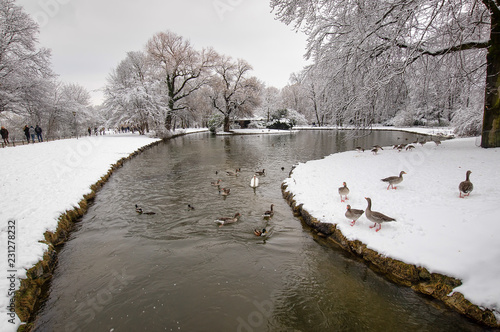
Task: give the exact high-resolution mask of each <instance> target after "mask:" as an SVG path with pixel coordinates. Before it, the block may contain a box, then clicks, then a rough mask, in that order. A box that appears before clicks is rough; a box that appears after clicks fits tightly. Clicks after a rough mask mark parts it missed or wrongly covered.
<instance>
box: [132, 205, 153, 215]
mask: <svg viewBox="0 0 500 332" xmlns="http://www.w3.org/2000/svg"><path fill="white" fill-rule="evenodd" d="M135 212H137V213H139V214H149V215H152V214H156V212H144V211H143V210H142V208H140V207H139V206H138V205H137V204H136V205H135Z"/></svg>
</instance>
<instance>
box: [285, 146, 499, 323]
mask: <svg viewBox="0 0 500 332" xmlns="http://www.w3.org/2000/svg"><path fill="white" fill-rule="evenodd" d="M478 142H479V141H478V139H477V138H466V139H454V140H449V141H444V142H443V143H442V144H441V145H439V146H437V145H436V144H434V143H432V142H431V143H427V144H425V145H423V146H421V145H420V144H416V145H415V149H414V150H413V151H406V150H402V151H401V152H398V151H397V150H394V149H393V148H392V147H384V150H383V151H380V152H379V153H378V154H377V155H374V154H373V153H371V152H370V148H371V147H364V148H368V150H367V151H365V152H357V151H350V152H344V153H339V154H333V155H331V156H328V157H326V158H324V159H321V160H316V161H310V162H307V163H303V164H299V165H298V166H297V168H296V169H295V170H294V172H293V175H292V178H289V179H287V180H285V183H286V184H287V185H288V189H287V190H288V191H290V192H292V193H293V194H295V200H296V201H297V203H298V204H300V203H304V209H305V210H307V211H308V212H309V213H310V214H311V215H312V216H314V217H315V218H317V219H318V220H319V221H322V222H329V223H334V224H337V227H338V228H339V229H340V230H341V231H342V233H343V234H344V235H345V236H346V237H347V238H348V239H351V240H355V239H358V240H360V241H362V242H363V243H365V244H366V245H367V246H368V247H369V248H371V249H373V250H375V251H377V252H379V253H381V254H383V255H385V256H388V257H392V258H395V259H398V260H401V261H404V262H406V263H410V264H415V265H417V266H423V267H425V268H427V269H428V270H429V271H430V272H436V273H441V274H445V275H447V276H450V277H455V278H458V279H460V280H462V282H463V284H462V285H461V286H460V287H457V288H456V289H455V291H458V292H461V293H462V294H463V295H464V296H465V297H466V298H467V299H468V300H469V301H471V302H472V303H474V304H476V305H479V306H481V307H485V308H489V309H492V310H494V312H495V314H496V316H497V319H500V282H499V280H500V279H499V276H500V264H499V262H500V241H498V233H499V232H500V222H499V221H500V220H499V217H498V216H499V215H500V205H499V202H500V172H499V171H498V169H499V168H498V165H500V149H498V148H497V149H482V148H479V147H478V146H477V143H478ZM467 170H471V171H472V174H471V181H472V183H473V185H474V191H473V192H472V193H471V194H470V196H468V197H466V198H459V190H458V186H459V183H460V182H461V181H464V180H465V173H466V171H467ZM400 171H405V172H406V173H407V175H404V176H403V178H404V180H403V182H402V183H401V184H399V185H398V186H397V189H395V190H393V189H390V190H387V184H386V183H385V182H382V181H381V179H382V178H385V177H388V176H393V175H399V173H400ZM344 181H345V182H347V187H348V188H349V189H350V195H349V200H348V201H347V202H344V203H342V202H341V200H340V196H339V193H338V188H339V187H341V186H342V183H343V182H344ZM365 197H370V198H371V199H372V203H373V205H372V210H373V211H378V212H382V213H384V214H386V215H388V216H390V217H392V218H395V219H396V220H397V221H396V222H391V223H384V224H382V228H381V230H380V231H379V232H376V231H375V229H374V228H370V226H372V225H373V223H372V222H370V221H369V220H368V219H367V218H366V217H365V215H363V216H362V217H361V218H360V219H358V221H357V222H356V224H355V225H354V226H351V225H350V220H348V219H347V218H346V217H345V215H344V214H345V211H346V205H347V204H350V205H351V206H352V208H354V209H362V210H365V209H366V207H367V201H366V200H365Z"/></svg>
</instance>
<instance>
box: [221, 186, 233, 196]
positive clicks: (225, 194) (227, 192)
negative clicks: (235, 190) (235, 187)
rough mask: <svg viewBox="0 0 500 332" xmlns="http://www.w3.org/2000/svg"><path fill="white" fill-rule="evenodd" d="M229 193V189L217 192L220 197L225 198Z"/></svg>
mask: <svg viewBox="0 0 500 332" xmlns="http://www.w3.org/2000/svg"><path fill="white" fill-rule="evenodd" d="M230 192H231V189H229V188H222V189H221V190H219V194H221V195H222V196H227V195H229V193H230Z"/></svg>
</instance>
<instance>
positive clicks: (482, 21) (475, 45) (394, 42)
mask: <svg viewBox="0 0 500 332" xmlns="http://www.w3.org/2000/svg"><path fill="white" fill-rule="evenodd" d="M271 7H272V8H273V10H274V11H275V13H276V15H277V17H278V19H280V20H281V21H283V22H284V23H286V24H291V23H293V24H294V25H295V27H296V28H297V29H303V30H304V31H305V32H306V33H307V34H308V35H309V45H308V50H307V53H306V54H307V55H308V56H310V57H314V58H315V60H317V61H318V60H321V59H324V58H328V57H329V58H330V59H333V58H336V59H337V60H338V61H341V60H342V59H343V60H344V61H346V59H347V61H349V62H350V64H351V65H352V69H353V71H357V70H359V69H362V68H371V70H369V71H366V72H365V75H370V76H371V77H372V79H371V82H373V83H377V81H378V82H379V83H378V84H377V85H378V88H380V89H381V88H383V85H384V84H386V83H387V82H390V81H391V80H392V78H393V77H394V76H395V75H398V74H402V73H404V72H405V71H406V68H408V67H409V66H412V65H413V64H414V63H416V62H418V61H421V60H422V59H424V58H426V57H434V58H437V59H446V58H448V57H450V56H452V55H453V54H454V53H462V52H465V53H467V54H468V55H470V54H471V52H472V51H474V50H475V51H476V53H477V52H479V54H480V55H483V56H484V55H486V56H485V58H484V57H483V63H484V64H485V65H486V86H485V100H484V118H483V129H482V143H481V145H482V146H483V147H495V146H500V91H499V89H498V87H499V83H498V82H500V76H499V75H500V47H498V45H500V24H498V23H499V22H500V7H499V4H498V2H497V1H489V0H468V1H462V0H452V1H441V0H416V1H406V0H396V1H388V0H382V1H370V0H357V1H339V0H334V1H332V0H315V1H306V0H297V1H286V0H271ZM485 50H487V51H485ZM472 57H474V55H472ZM367 65H369V66H368V67H367ZM477 67H480V66H477ZM373 70H375V74H374V72H373ZM476 84H478V82H476ZM365 87H367V85H365ZM380 89H371V91H372V92H373V94H372V96H375V97H376V96H377V95H378V93H379V92H380V91H381V90H380Z"/></svg>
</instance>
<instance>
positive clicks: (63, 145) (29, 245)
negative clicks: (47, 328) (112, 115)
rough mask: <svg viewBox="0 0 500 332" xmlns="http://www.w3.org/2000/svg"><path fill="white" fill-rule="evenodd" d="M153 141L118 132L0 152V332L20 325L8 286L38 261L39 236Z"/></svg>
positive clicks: (41, 248)
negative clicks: (11, 309) (125, 159)
mask: <svg viewBox="0 0 500 332" xmlns="http://www.w3.org/2000/svg"><path fill="white" fill-rule="evenodd" d="M157 140H158V139H154V138H149V137H146V136H139V135H133V134H117V135H105V136H97V137H96V136H93V137H83V138H80V139H78V140H77V139H67V140H59V141H53V142H47V143H39V144H32V145H24V146H17V147H8V148H4V149H0V158H1V160H2V183H1V184H0V197H1V206H0V221H1V224H0V243H1V252H2V253H1V255H0V270H1V271H2V277H1V278H0V317H1V319H0V331H15V330H16V329H17V327H18V325H19V323H20V322H19V319H18V318H17V316H15V317H11V316H9V314H10V312H9V311H8V307H9V305H10V301H11V299H12V295H13V294H12V293H13V288H15V289H18V288H19V278H25V277H26V271H27V270H28V269H30V268H31V267H33V265H35V264H36V263H37V262H38V261H40V260H41V259H42V258H43V254H44V252H45V251H46V250H47V245H46V244H44V243H41V242H40V241H43V240H44V233H45V232H46V231H52V232H53V231H55V229H56V228H57V223H58V218H59V216H60V215H61V214H63V213H64V212H65V211H66V210H70V209H73V208H74V207H75V206H77V204H78V203H79V202H80V201H81V199H82V198H83V196H84V195H86V194H88V193H89V192H90V191H91V190H90V186H91V185H92V184H94V183H96V182H97V181H98V180H99V179H100V178H101V176H103V175H105V174H106V173H107V172H108V170H109V168H110V166H111V165H113V164H115V163H116V162H117V161H118V160H120V159H121V158H123V157H127V156H129V155H130V154H131V153H133V152H134V151H136V150H137V149H139V148H141V147H143V146H146V145H148V144H151V143H153V142H155V141H157ZM9 240H10V241H11V242H8V241H9ZM14 244H15V251H14V250H12V249H14ZM9 254H10V255H9ZM14 260H15V261H14ZM11 263H12V265H10V264H11ZM9 276H14V278H11V279H9V278H8V277H9ZM11 281H12V282H11ZM12 286H14V287H12ZM12 322H14V324H12Z"/></svg>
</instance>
